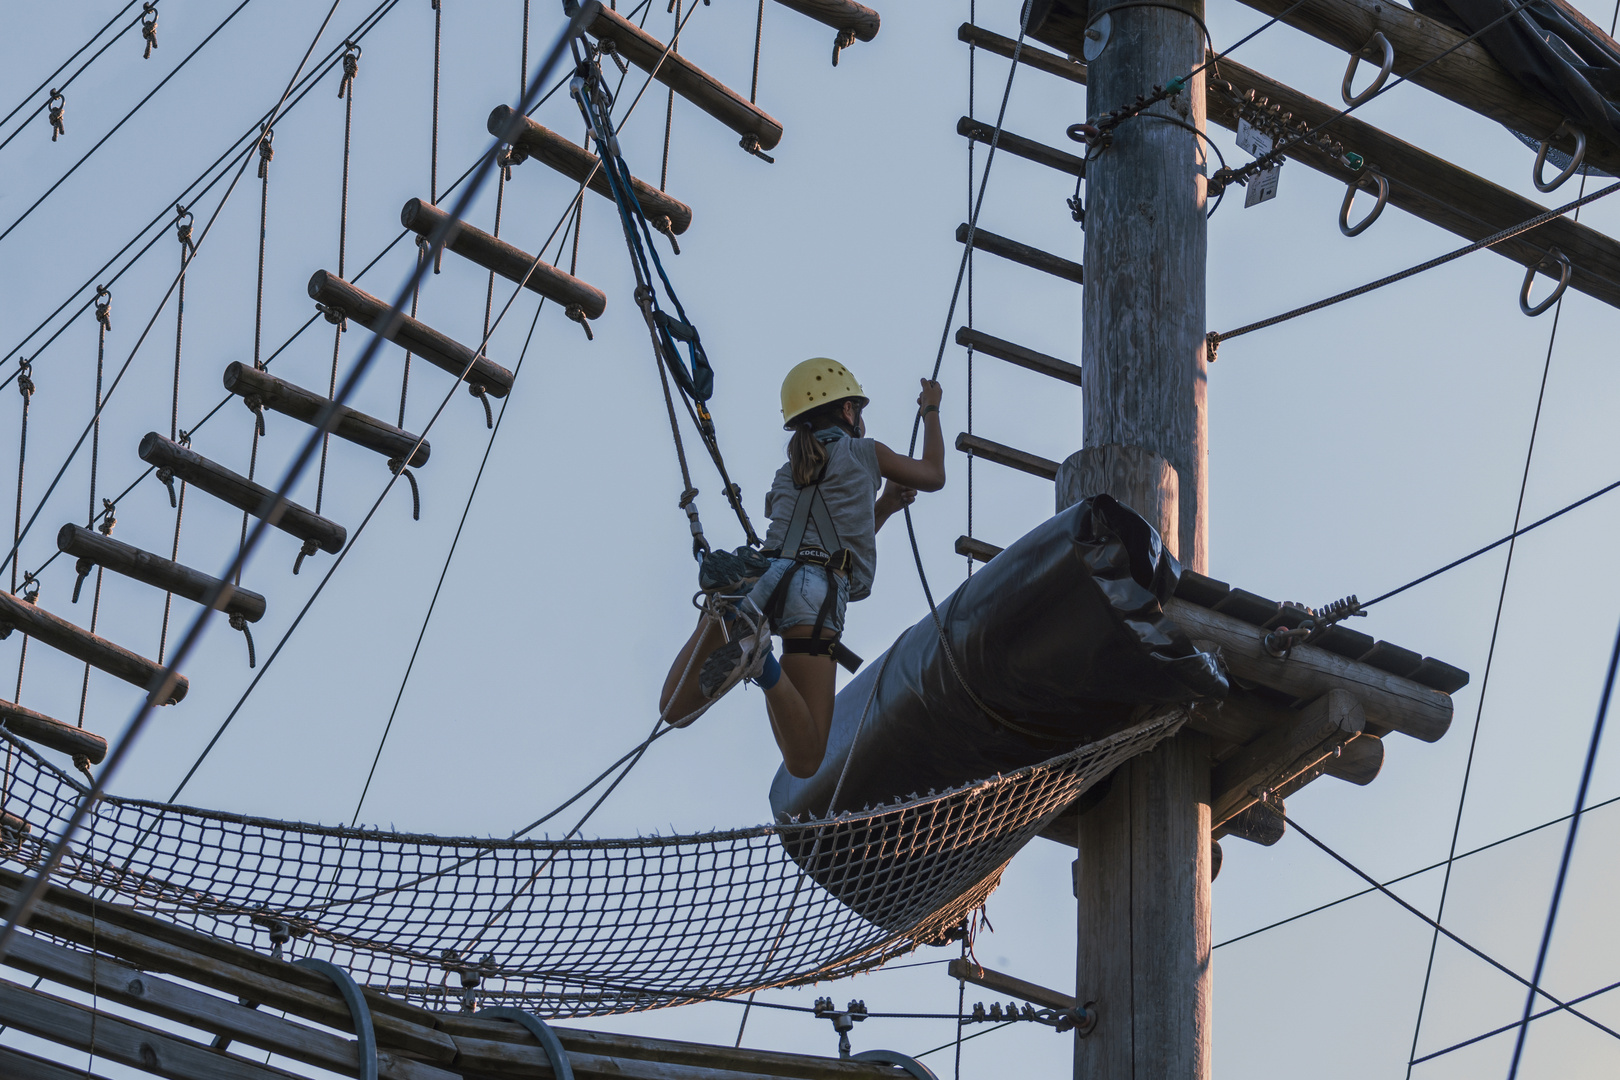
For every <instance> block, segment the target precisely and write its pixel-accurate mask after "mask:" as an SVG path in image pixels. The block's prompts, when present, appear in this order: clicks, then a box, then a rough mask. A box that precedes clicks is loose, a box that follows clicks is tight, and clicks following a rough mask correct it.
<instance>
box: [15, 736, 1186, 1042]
mask: <svg viewBox="0 0 1620 1080" xmlns="http://www.w3.org/2000/svg"><path fill="white" fill-rule="evenodd" d="M1184 716H1185V714H1184V713H1183V712H1182V711H1180V710H1162V711H1160V712H1157V713H1155V714H1153V715H1152V716H1150V717H1148V718H1146V719H1143V720H1141V721H1140V722H1138V723H1136V724H1134V725H1133V726H1131V727H1129V728H1127V729H1125V730H1123V731H1121V732H1119V733H1117V734H1115V735H1112V736H1109V737H1107V738H1105V739H1101V740H1099V741H1097V742H1094V743H1090V744H1088V745H1086V746H1082V747H1079V748H1077V749H1075V750H1073V751H1070V752H1068V753H1065V754H1063V755H1061V756H1059V757H1055V758H1052V759H1050V760H1048V761H1045V762H1043V763H1041V764H1039V765H1033V766H1030V767H1028V768H1024V769H1020V770H1018V771H1016V772H1010V773H1006V774H1003V775H1000V776H996V777H992V778H991V779H988V780H983V781H979V782H977V783H972V784H967V785H964V786H962V787H957V788H953V789H950V790H947V791H944V792H939V793H930V794H928V795H924V796H921V797H915V796H914V797H910V798H907V799H905V800H904V801H899V802H896V803H895V804H892V805H884V806H880V807H876V808H869V809H863V810H860V811H856V812H851V813H840V814H838V815H836V816H833V817H831V818H821V819H816V818H807V819H804V820H784V821H781V822H778V823H776V824H774V825H762V826H758V827H756V828H751V829H736V830H732V831H727V832H709V833H701V834H694V835H683V836H668V837H661V836H644V837H636V838H632V839H619V840H549V839H522V840H500V839H488V838H476V837H440V836H431V835H421V834H411V833H400V832H387V831H382V830H378V829H364V828H362V829H353V828H347V827H332V826H323V825H312V824H305V823H300V822H292V821H277V820H273V819H268V818H260V817H249V816H246V815H241V814H230V813H224V812H220V811H214V810H200V809H195V808H192V807H185V806H178V805H174V804H169V803H160V802H149V801H145V800H139V799H124V798H117V797H113V796H108V797H105V798H104V799H103V800H102V802H101V803H100V805H99V806H98V808H97V809H96V811H95V812H94V813H93V814H92V815H90V816H89V817H88V818H87V819H86V823H85V826H84V827H83V828H81V829H80V831H79V833H78V834H77V836H76V837H75V839H74V843H73V844H72V845H71V847H70V849H69V851H68V852H67V853H66V855H65V856H64V858H63V860H62V862H61V863H60V864H59V866H58V868H57V870H56V871H55V872H54V874H53V879H54V880H55V881H56V882H57V883H58V884H61V885H65V886H68V887H70V888H77V889H78V890H80V891H95V892H96V893H97V894H99V895H101V896H102V897H103V898H104V899H108V900H112V901H115V902H122V903H125V904H128V905H131V906H134V907H136V908H138V909H141V910H144V911H146V912H147V913H150V914H153V915H156V916H159V917H161V918H163V919H165V920H167V921H170V922H174V923H179V924H182V925H186V926H190V927H192V928H194V929H197V930H200V931H202V932H204V933H207V934H210V935H212V936H214V937H216V938H221V939H224V940H227V941H231V942H234V943H236V944H238V945H242V946H246V947H249V948H255V949H259V950H266V949H269V948H270V946H271V929H270V928H271V927H272V926H274V924H275V923H277V922H280V923H282V924H284V926H285V927H286V928H287V929H289V930H290V931H291V933H292V935H293V936H294V939H295V941H294V943H293V944H292V945H291V946H290V950H291V951H292V952H293V953H296V954H300V955H303V954H310V955H316V956H321V957H323V958H325V959H329V960H331V961H332V962H334V963H337V964H339V965H341V966H343V967H346V968H348V969H349V970H350V971H351V972H353V974H354V976H355V978H356V979H357V980H358V981H360V982H361V983H365V984H368V985H370V986H372V987H375V988H376V989H378V990H382V991H384V992H387V993H391V994H393V995H395V996H399V997H404V998H406V999H408V1000H411V1001H414V1002H416V1003H418V1004H423V1005H426V1006H428V1007H430V1008H447V1007H453V1006H454V1004H455V1002H456V1000H457V999H458V998H459V997H460V996H461V995H462V993H463V990H462V985H463V982H464V981H465V980H464V979H463V978H458V977H457V975H459V974H460V973H461V971H462V970H463V969H470V970H471V971H474V972H476V973H477V974H478V976H479V979H478V988H477V994H478V997H479V998H480V999H483V1000H487V1001H500V1002H503V1003H508V1004H514V1005H518V1006H520V1007H523V1008H526V1009H530V1010H533V1011H535V1012H539V1013H541V1014H543V1015H546V1016H553V1017H559V1018H564V1017H578V1016H594V1015H602V1014H607V1013H620V1012H631V1011H637V1010H643V1009H651V1008H661V1007H665V1006H671V1005H679V1004H685V1003H689V1002H694V1001H702V1000H707V999H711V998H715V997H729V996H732V995H736V994H740V993H747V992H749V991H752V990H761V989H766V988H770V987H778V986H789V985H795V984H801V983H807V982H814V981H819V980H822V979H832V978H837V977H840V976H843V975H848V974H852V973H854V972H857V971H861V970H865V969H868V968H872V967H876V966H878V965H880V964H882V963H883V962H885V961H886V960H888V959H890V958H891V957H894V956H897V955H899V954H902V953H906V952H910V951H911V950H913V949H915V948H916V947H917V946H919V945H925V944H935V943H939V942H941V941H943V940H945V939H946V936H947V934H948V932H949V931H950V930H951V929H952V928H954V927H956V926H959V925H960V924H961V923H962V922H963V920H964V919H965V918H966V917H967V916H968V915H969V914H970V913H971V912H972V911H974V910H975V909H976V908H978V907H979V906H980V905H982V904H983V903H984V901H985V899H986V898H987V897H988V896H989V895H990V893H991V892H992V891H993V890H994V889H995V887H996V885H997V884H998V883H999V881H1000V878H1001V872H1002V870H1003V869H1004V868H1005V867H1006V865H1007V863H1008V861H1009V860H1010V859H1011V858H1012V856H1013V855H1014V854H1015V853H1016V852H1017V851H1018V850H1019V848H1021V847H1022V846H1023V845H1024V844H1025V843H1027V842H1028V841H1029V840H1030V839H1032V838H1033V837H1034V836H1035V835H1036V834H1037V833H1038V832H1039V831H1040V830H1041V828H1043V827H1044V826H1045V825H1046V823H1047V822H1048V821H1050V820H1051V819H1052V818H1053V817H1055V816H1056V815H1057V814H1059V813H1060V812H1061V811H1062V810H1063V809H1064V808H1066V807H1067V806H1068V805H1069V804H1070V803H1072V802H1074V800H1075V799H1076V798H1078V797H1079V796H1080V795H1081V794H1082V793H1083V792H1084V791H1085V790H1086V789H1087V788H1088V787H1090V786H1091V785H1092V784H1094V783H1095V782H1097V781H1098V780H1100V779H1102V778H1103V777H1105V776H1107V775H1108V773H1109V772H1111V771H1112V770H1113V769H1114V768H1115V767H1116V766H1118V765H1119V764H1120V763H1121V762H1123V761H1125V760H1126V759H1128V758H1130V757H1133V756H1135V755H1136V754H1139V753H1142V752H1143V751H1145V750H1147V749H1150V748H1151V747H1152V746H1153V745H1154V744H1155V743H1157V742H1158V741H1159V740H1160V739H1162V738H1164V737H1165V736H1167V735H1169V734H1171V733H1172V732H1173V731H1174V730H1175V729H1176V728H1177V727H1179V725H1180V723H1181V722H1182V720H1183V719H1184ZM0 738H4V739H5V740H6V741H7V742H8V743H9V744H11V747H10V748H11V750H12V754H13V767H12V773H11V777H10V782H9V786H8V788H7V789H6V791H5V793H4V796H5V797H4V807H3V809H4V810H5V812H6V813H7V815H8V827H7V828H6V829H5V830H4V832H5V842H4V844H3V847H0V858H3V860H4V861H5V863H6V864H8V865H11V866H14V867H17V868H20V869H21V870H23V871H29V870H33V869H36V868H37V867H38V866H40V865H41V864H42V863H43V861H44V858H45V856H46V853H47V852H48V850H49V848H50V846H51V844H52V842H53V841H54V840H55V838H56V837H58V836H59V835H61V830H62V827H63V825H64V824H65V822H66V821H67V818H68V816H69V815H70V814H71V813H72V811H73V809H74V807H75V805H76V804H77V803H78V801H79V800H80V799H81V798H82V797H83V796H84V795H85V794H86V792H87V789H86V788H85V786H84V785H83V784H82V783H80V782H79V781H78V780H77V779H75V778H74V777H73V776H71V775H69V774H68V773H66V772H64V771H63V770H61V769H59V768H57V767H56V766H55V765H53V764H51V763H50V762H48V761H46V760H45V759H43V758H41V757H40V756H39V755H38V754H36V753H34V751H33V750H32V749H31V748H30V747H28V746H27V745H26V744H24V743H21V742H20V741H18V740H16V739H14V738H13V737H12V736H11V735H10V734H9V733H7V732H5V731H3V730H0ZM9 815H15V817H16V818H20V819H22V821H23V822H25V823H26V826H27V831H26V832H20V831H19V830H18V829H17V828H16V823H15V822H14V821H11V820H10V818H9Z"/></svg>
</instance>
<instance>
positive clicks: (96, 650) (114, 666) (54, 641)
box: [0, 592, 190, 705]
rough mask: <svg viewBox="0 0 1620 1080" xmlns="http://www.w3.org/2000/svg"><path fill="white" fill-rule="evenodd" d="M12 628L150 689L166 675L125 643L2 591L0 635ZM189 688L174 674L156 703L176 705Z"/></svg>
mask: <svg viewBox="0 0 1620 1080" xmlns="http://www.w3.org/2000/svg"><path fill="white" fill-rule="evenodd" d="M13 630H21V631H22V632H23V633H24V634H27V635H28V636H29V637H31V638H33V639H34V640H35V641H38V642H39V643H40V644H42V645H49V646H50V647H51V648H53V649H56V650H58V651H60V652H64V653H67V654H68V655H69V656H71V657H73V658H74V659H75V660H82V661H84V662H85V663H86V664H89V665H90V666H91V667H93V668H97V669H98V670H101V671H105V672H106V673H107V674H109V675H114V676H117V677H118V678H120V679H123V680H124V681H125V682H127V683H132V684H133V685H135V686H138V687H140V688H141V689H142V690H146V691H148V692H150V691H152V690H154V689H156V684H157V681H158V678H159V676H161V675H162V674H163V665H162V664H159V663H156V662H154V661H151V660H148V659H147V658H146V657H144V656H137V655H136V654H135V653H132V652H130V651H129V650H128V649H126V648H124V647H123V646H122V645H115V644H113V643H112V642H110V641H108V640H107V639H106V638H103V637H97V636H96V635H95V634H92V633H91V632H90V631H88V630H86V629H84V628H83V627H79V626H75V625H73V624H72V623H70V622H68V621H67V620H66V619H64V618H62V617H61V616H59V615H52V614H51V613H50V612H48V611H46V610H44V609H43V608H40V607H37V606H36V605H34V604H30V603H29V602H28V601H26V600H23V599H21V598H20V597H16V596H13V595H12V594H11V593H8V592H0V638H4V637H9V636H10V634H11V632H12V631H13ZM188 689H190V684H189V683H188V682H187V681H186V678H185V676H184V675H175V677H174V686H173V688H172V689H171V690H170V691H169V695H168V698H167V699H166V700H164V701H159V702H156V704H158V705H173V704H175V703H176V702H178V701H179V700H180V699H181V698H183V697H185V696H186V691H187V690H188Z"/></svg>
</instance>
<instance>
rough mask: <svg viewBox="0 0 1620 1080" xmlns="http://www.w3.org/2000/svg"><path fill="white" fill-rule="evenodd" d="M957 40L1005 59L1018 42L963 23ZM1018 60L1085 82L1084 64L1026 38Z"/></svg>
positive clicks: (1064, 77)
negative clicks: (1049, 50)
mask: <svg viewBox="0 0 1620 1080" xmlns="http://www.w3.org/2000/svg"><path fill="white" fill-rule="evenodd" d="M956 40H958V41H964V42H967V43H968V44H970V45H976V46H977V47H979V48H981V49H984V50H986V51H987V52H992V53H995V54H996V55H997V56H1004V57H1006V58H1007V59H1008V60H1011V59H1012V57H1013V49H1014V47H1015V46H1016V45H1017V44H1018V43H1017V42H1016V41H1014V40H1013V39H1012V38H1010V37H1003V36H1002V35H1000V34H997V33H993V32H991V31H989V30H986V29H984V28H983V27H979V26H974V25H973V24H972V23H966V22H965V23H963V24H962V25H961V26H959V27H957V28H956ZM1018 62H1019V63H1020V64H1028V65H1029V66H1030V67H1032V68H1035V69H1037V70H1039V71H1044V72H1046V73H1047V74H1049V75H1056V76H1058V78H1060V79H1068V80H1069V81H1070V82H1077V83H1080V84H1081V85H1082V86H1084V85H1085V82H1086V65H1085V64H1083V63H1081V62H1080V61H1078V60H1070V59H1069V58H1068V57H1066V56H1059V55H1058V54H1057V53H1050V52H1047V51H1046V50H1045V49H1042V48H1040V47H1039V46H1037V45H1034V44H1032V43H1031V42H1029V41H1028V40H1027V39H1026V40H1025V42H1024V47H1023V48H1022V49H1020V50H1019V51H1018ZM1222 63H1223V64H1224V63H1225V61H1224V60H1223V61H1222Z"/></svg>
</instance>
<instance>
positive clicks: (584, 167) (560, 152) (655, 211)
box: [486, 105, 692, 236]
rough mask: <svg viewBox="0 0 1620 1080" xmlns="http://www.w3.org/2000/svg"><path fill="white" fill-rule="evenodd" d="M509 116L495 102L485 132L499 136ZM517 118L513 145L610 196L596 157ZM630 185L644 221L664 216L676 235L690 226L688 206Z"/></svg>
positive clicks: (636, 183) (634, 183)
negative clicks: (518, 126)
mask: <svg viewBox="0 0 1620 1080" xmlns="http://www.w3.org/2000/svg"><path fill="white" fill-rule="evenodd" d="M513 117H514V112H513V109H512V107H511V106H510V105H497V106H496V107H495V111H494V112H491V113H490V114H489V123H488V124H487V125H486V126H487V127H488V128H489V133H490V134H491V135H493V136H495V137H496V138H497V139H498V138H500V137H501V136H502V135H504V134H505V133H506V130H507V128H508V126H510V124H511V123H512V120H513ZM517 121H518V123H519V125H520V132H519V134H518V137H517V141H516V143H515V145H517V146H519V147H521V148H522V149H523V151H524V153H526V154H528V155H529V157H531V158H533V159H534V160H535V161H538V162H539V163H540V164H542V165H545V166H547V167H548V168H552V169H555V170H557V171H558V172H560V173H562V174H563V175H564V176H566V177H568V178H569V179H570V180H572V181H574V183H576V184H586V177H589V178H590V182H589V183H588V184H586V186H587V187H589V188H590V189H591V190H592V191H594V192H596V193H597V194H598V195H600V196H602V197H603V198H605V199H612V198H613V189H612V188H611V187H610V186H609V185H608V178H607V174H606V173H605V172H603V171H602V170H601V168H600V167H599V166H600V164H601V159H600V158H598V157H597V156H596V155H595V154H593V153H591V152H590V151H589V150H587V149H585V148H584V147H583V146H579V145H577V144H575V143H573V142H572V141H570V140H568V139H565V138H563V137H562V136H561V135H559V134H557V133H556V132H555V131H552V130H551V129H550V128H548V127H544V126H542V125H541V124H539V123H537V122H535V121H534V120H532V119H530V118H529V117H527V116H518V117H517ZM630 187H631V190H633V191H634V192H635V193H636V201H637V202H638V203H640V204H641V209H642V211H643V212H645V213H646V215H647V220H649V221H653V222H656V221H657V220H658V219H659V218H668V219H669V229H670V231H671V232H673V233H675V234H676V235H677V236H679V235H680V234H681V233H684V232H685V231H686V230H687V229H689V228H691V226H692V208H691V207H690V206H687V205H686V204H685V203H683V202H681V201H680V200H679V199H675V198H671V197H670V196H669V195H666V194H665V193H664V192H662V191H659V190H658V189H657V188H655V187H653V186H652V185H651V184H648V183H644V182H643V181H641V180H637V179H636V178H635V177H633V176H632V177H631V178H630Z"/></svg>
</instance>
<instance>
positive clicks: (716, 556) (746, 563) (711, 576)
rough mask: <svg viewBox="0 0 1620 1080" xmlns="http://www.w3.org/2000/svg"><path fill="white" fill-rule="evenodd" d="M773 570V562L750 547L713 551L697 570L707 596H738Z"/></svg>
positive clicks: (701, 585)
mask: <svg viewBox="0 0 1620 1080" xmlns="http://www.w3.org/2000/svg"><path fill="white" fill-rule="evenodd" d="M770 568H771V560H769V559H767V558H766V557H765V556H763V555H761V554H760V553H759V552H757V551H755V550H754V549H753V548H751V547H740V548H738V549H737V550H736V551H711V552H709V553H708V554H707V555H705V556H704V557H703V566H702V568H701V569H699V570H698V587H699V588H700V589H702V590H703V591H704V592H706V593H737V592H740V591H742V588H743V586H745V585H751V584H753V583H754V582H756V581H758V580H759V579H760V577H761V576H763V575H764V573H765V571H767V570H769V569H770Z"/></svg>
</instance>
